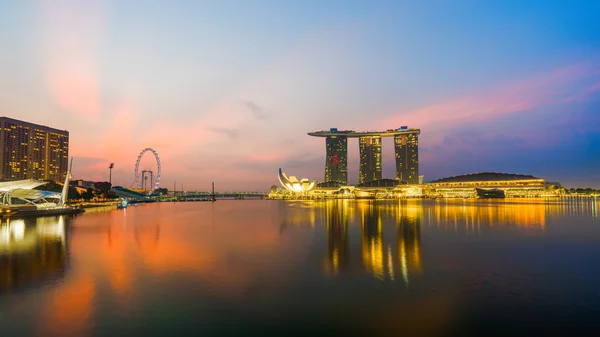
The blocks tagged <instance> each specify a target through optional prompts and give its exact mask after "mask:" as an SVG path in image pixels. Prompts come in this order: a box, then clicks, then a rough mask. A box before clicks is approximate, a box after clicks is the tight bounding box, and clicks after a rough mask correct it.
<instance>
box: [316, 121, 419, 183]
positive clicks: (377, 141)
mask: <svg viewBox="0 0 600 337" xmlns="http://www.w3.org/2000/svg"><path fill="white" fill-rule="evenodd" d="M419 134H421V130H419V129H409V128H408V127H406V126H402V127H400V128H398V129H389V130H386V131H364V132H362V131H360V132H356V131H353V130H345V131H338V129H336V128H331V129H329V131H316V132H309V133H308V135H309V136H313V137H325V145H326V147H327V156H326V162H325V183H333V182H335V183H338V185H347V184H348V138H358V139H359V147H360V169H359V174H358V183H359V184H364V183H368V182H371V181H378V180H381V179H382V174H381V166H382V165H381V162H382V159H381V137H394V140H395V153H396V177H395V180H396V181H397V184H398V183H400V182H405V183H409V184H419V183H420V182H419ZM330 185H331V184H330ZM332 187H333V186H332Z"/></svg>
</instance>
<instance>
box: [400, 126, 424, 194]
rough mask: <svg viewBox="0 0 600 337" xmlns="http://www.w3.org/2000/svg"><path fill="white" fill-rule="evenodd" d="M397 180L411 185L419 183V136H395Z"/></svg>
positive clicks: (415, 134)
mask: <svg viewBox="0 0 600 337" xmlns="http://www.w3.org/2000/svg"><path fill="white" fill-rule="evenodd" d="M394 149H395V153H396V179H398V180H399V181H404V182H407V183H409V184H418V183H419V134H418V133H410V134H406V135H396V136H394Z"/></svg>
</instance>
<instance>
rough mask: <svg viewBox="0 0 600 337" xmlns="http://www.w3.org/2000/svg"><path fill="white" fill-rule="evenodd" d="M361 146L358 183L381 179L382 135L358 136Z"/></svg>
mask: <svg viewBox="0 0 600 337" xmlns="http://www.w3.org/2000/svg"><path fill="white" fill-rule="evenodd" d="M358 143H359V144H358V145H359V147H360V170H359V172H358V183H359V184H362V183H365V182H368V181H373V180H380V179H381V137H380V136H367V137H360V138H358Z"/></svg>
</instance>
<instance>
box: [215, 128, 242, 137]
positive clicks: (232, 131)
mask: <svg viewBox="0 0 600 337" xmlns="http://www.w3.org/2000/svg"><path fill="white" fill-rule="evenodd" d="M208 129H209V130H210V131H212V132H214V133H218V134H222V135H225V136H227V137H229V139H236V138H237V137H238V135H239V130H237V129H228V128H224V127H218V126H213V127H210V128H208Z"/></svg>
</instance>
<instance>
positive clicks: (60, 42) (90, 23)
mask: <svg viewBox="0 0 600 337" xmlns="http://www.w3.org/2000/svg"><path fill="white" fill-rule="evenodd" d="M37 8H38V9H39V10H40V20H38V25H39V26H38V37H39V39H40V46H41V52H40V53H39V54H38V55H40V56H41V57H42V60H41V62H42V66H43V74H44V78H45V81H46V85H47V87H48V91H49V94H50V98H51V100H52V101H53V103H54V104H55V107H56V108H57V109H58V110H59V111H61V112H66V113H69V114H72V115H75V116H78V117H80V118H83V119H85V120H96V119H97V118H98V117H99V115H100V114H101V82H100V73H101V71H100V62H99V58H98V50H99V47H100V44H101V42H102V40H103V37H104V35H105V32H106V21H107V19H106V13H107V10H106V4H105V2H104V1H85V2H79V1H71V0H64V1H52V2H49V1H41V2H40V3H39V6H38V7H37Z"/></svg>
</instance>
